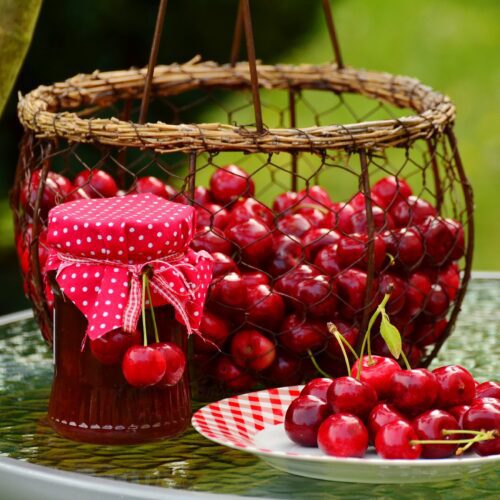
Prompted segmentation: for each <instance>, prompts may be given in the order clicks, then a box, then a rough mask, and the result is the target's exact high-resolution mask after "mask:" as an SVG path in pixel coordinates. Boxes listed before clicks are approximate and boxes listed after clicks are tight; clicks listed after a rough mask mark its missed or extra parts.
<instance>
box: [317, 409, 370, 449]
mask: <svg viewBox="0 0 500 500" xmlns="http://www.w3.org/2000/svg"><path fill="white" fill-rule="evenodd" d="M318 446H319V448H320V450H321V451H323V452H324V453H326V454H327V455H331V456H334V457H362V456H363V455H364V454H365V453H366V450H367V448H368V431H367V430H366V427H365V426H364V424H363V422H362V421H361V420H360V419H359V418H358V417H356V416H355V415H349V414H346V413H336V414H334V415H330V416H329V417H327V418H326V419H325V421H324V422H323V423H322V424H321V425H320V427H319V430H318Z"/></svg>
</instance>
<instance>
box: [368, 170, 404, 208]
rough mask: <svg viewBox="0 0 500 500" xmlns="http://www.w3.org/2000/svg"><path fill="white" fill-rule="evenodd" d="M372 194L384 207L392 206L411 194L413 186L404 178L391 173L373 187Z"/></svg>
mask: <svg viewBox="0 0 500 500" xmlns="http://www.w3.org/2000/svg"><path fill="white" fill-rule="evenodd" d="M371 191H372V195H375V196H376V197H377V203H378V204H379V205H380V206H381V207H382V208H390V207H391V206H392V205H394V204H395V203H397V202H399V201H401V200H403V199H406V198H408V197H409V196H411V195H412V194H413V193H412V190H411V187H410V186H409V185H408V183H407V182H406V181H405V180H404V179H400V178H399V177H394V176H393V175H390V176H388V177H384V178H383V179H380V180H379V181H377V182H376V183H375V184H374V185H373V187H372V190H371Z"/></svg>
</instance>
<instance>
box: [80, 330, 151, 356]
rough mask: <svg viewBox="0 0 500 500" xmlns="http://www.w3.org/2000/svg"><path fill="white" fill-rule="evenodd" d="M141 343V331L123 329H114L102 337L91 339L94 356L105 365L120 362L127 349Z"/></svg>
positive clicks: (91, 350)
mask: <svg viewBox="0 0 500 500" xmlns="http://www.w3.org/2000/svg"><path fill="white" fill-rule="evenodd" d="M140 343H141V333H140V332H139V331H135V332H134V333H125V332H124V331H123V330H120V329H119V330H112V331H111V332H107V333H105V334H104V335H103V336H102V337H99V338H97V339H93V340H91V341H90V352H92V355H93V356H94V358H96V359H97V360H98V361H100V362H101V363H103V364H104V365H114V364H116V363H119V362H120V361H121V360H122V358H123V355H124V354H125V351H127V349H128V348H129V347H131V346H133V345H138V344H140Z"/></svg>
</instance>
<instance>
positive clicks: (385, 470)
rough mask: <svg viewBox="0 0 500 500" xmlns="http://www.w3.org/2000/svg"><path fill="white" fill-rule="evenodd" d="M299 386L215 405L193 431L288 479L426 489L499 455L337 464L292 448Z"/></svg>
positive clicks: (495, 461) (371, 458)
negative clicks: (289, 426)
mask: <svg viewBox="0 0 500 500" xmlns="http://www.w3.org/2000/svg"><path fill="white" fill-rule="evenodd" d="M301 388H302V387H301V386H292V387H281V388H279V389H269V390H264V391H258V392H253V393H250V394H243V395H240V396H235V397H232V398H228V399H223V400H221V401H217V402H216V403H212V404H209V405H207V406H204V407H203V408H201V409H200V410H198V411H197V412H196V413H195V414H194V415H193V419H192V424H193V427H194V428H195V429H196V430H197V431H198V432H199V433H200V434H202V435H203V436H205V437H206V438H208V439H210V440H211V441H214V442H216V443H219V444H221V445H224V446H228V447H230V448H235V449H237V450H242V451H246V452H248V453H252V454H254V455H257V456H258V457H260V458H261V459H262V460H264V461H265V462H267V463H269V464H270V465H272V466H273V467H276V468H277V469H280V470H282V471H285V472H289V473H290V474H296V475H299V476H306V477H312V478H316V479H325V480H328V481H342V482H352V483H423V482H431V481H446V480H450V479H458V478H462V477H464V476H470V475H473V474H479V473H485V472H487V471H488V470H491V469H493V468H495V466H498V465H499V463H500V455H495V456H490V457H480V456H478V455H475V454H467V455H466V456H463V457H453V458H446V459H437V460H430V459H418V460H386V459H383V458H380V457H378V456H377V455H376V453H375V452H374V451H373V450H369V451H368V453H367V454H366V455H365V457H363V458H336V457H329V456H326V455H324V454H323V453H322V452H321V451H320V450H319V449H317V448H304V447H301V446H298V445H296V444H294V443H292V442H291V441H290V440H289V439H288V437H287V436H286V434H285V430H284V427H283V420H284V417H285V413H286V410H287V408H288V406H289V405H290V403H291V402H292V401H293V400H294V399H295V398H296V397H297V396H298V395H299V393H300V390H301Z"/></svg>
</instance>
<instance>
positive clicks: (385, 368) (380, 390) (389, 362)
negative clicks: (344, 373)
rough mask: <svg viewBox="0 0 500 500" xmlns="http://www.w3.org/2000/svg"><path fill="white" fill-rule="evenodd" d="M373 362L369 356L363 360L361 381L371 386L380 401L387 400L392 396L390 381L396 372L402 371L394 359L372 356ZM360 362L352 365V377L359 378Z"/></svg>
mask: <svg viewBox="0 0 500 500" xmlns="http://www.w3.org/2000/svg"><path fill="white" fill-rule="evenodd" d="M371 359H372V362H371V364H370V359H369V358H368V356H363V358H362V361H361V363H362V369H361V377H360V380H361V381H363V382H366V383H367V384H368V385H371V386H372V387H373V389H375V392H376V393H377V396H378V399H379V401H383V400H384V399H387V398H388V397H389V396H390V394H391V383H390V381H389V379H390V378H391V376H392V375H393V374H394V373H395V372H399V371H401V367H400V366H399V364H398V362H397V361H396V360H395V359H392V358H386V357H383V356H372V358H371ZM359 363H360V361H359V360H357V361H356V362H355V363H354V364H353V365H352V376H353V377H357V375H358V370H359Z"/></svg>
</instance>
